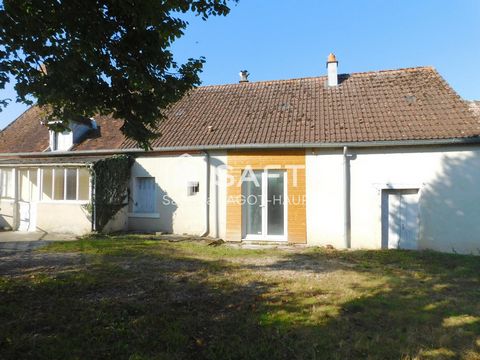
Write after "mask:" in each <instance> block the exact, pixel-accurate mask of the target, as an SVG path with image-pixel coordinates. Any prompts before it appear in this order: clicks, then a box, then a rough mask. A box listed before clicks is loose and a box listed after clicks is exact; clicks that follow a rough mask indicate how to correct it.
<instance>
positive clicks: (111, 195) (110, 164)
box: [91, 155, 135, 231]
mask: <svg viewBox="0 0 480 360" xmlns="http://www.w3.org/2000/svg"><path fill="white" fill-rule="evenodd" d="M134 161H135V160H134V158H133V157H131V156H129V155H114V156H112V157H108V158H105V159H101V160H98V161H96V162H94V163H93V164H92V166H91V172H92V181H93V192H92V204H93V206H92V209H91V210H92V218H93V221H94V223H95V230H96V231H102V230H103V228H104V227H105V225H107V223H108V221H109V220H110V219H112V218H113V217H114V216H115V214H116V213H117V212H118V211H119V210H121V209H122V208H123V207H125V206H127V204H128V184H129V180H130V169H131V167H132V165H133V163H134Z"/></svg>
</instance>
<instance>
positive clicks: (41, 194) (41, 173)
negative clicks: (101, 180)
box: [39, 166, 92, 205]
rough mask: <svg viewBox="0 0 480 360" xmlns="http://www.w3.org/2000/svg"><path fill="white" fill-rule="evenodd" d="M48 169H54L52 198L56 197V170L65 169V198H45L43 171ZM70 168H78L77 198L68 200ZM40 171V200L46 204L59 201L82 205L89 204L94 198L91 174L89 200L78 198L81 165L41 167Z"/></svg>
mask: <svg viewBox="0 0 480 360" xmlns="http://www.w3.org/2000/svg"><path fill="white" fill-rule="evenodd" d="M46 169H51V170H52V198H54V197H55V172H56V171H63V199H60V200H58V199H50V200H46V199H44V198H43V171H44V170H46ZM68 169H75V170H76V172H77V173H76V186H77V188H76V194H75V195H76V196H75V198H76V199H77V200H67V170H68ZM39 171H40V179H41V180H40V200H39V202H41V203H44V204H58V203H62V204H80V205H85V204H88V203H90V201H91V198H92V192H91V184H92V181H91V176H89V179H88V188H89V191H88V200H78V195H79V184H80V182H79V179H80V177H79V175H80V168H79V167H72V166H66V167H51V168H50V167H48V168H47V167H45V168H41V169H39Z"/></svg>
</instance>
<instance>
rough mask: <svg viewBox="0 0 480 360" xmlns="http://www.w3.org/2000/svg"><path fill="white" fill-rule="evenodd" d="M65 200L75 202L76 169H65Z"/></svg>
mask: <svg viewBox="0 0 480 360" xmlns="http://www.w3.org/2000/svg"><path fill="white" fill-rule="evenodd" d="M66 200H77V169H67V196H66Z"/></svg>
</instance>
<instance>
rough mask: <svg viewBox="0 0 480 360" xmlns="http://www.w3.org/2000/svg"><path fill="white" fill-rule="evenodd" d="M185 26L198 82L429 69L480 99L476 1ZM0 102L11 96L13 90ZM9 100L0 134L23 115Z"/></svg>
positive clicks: (365, 6) (245, 9) (332, 4)
mask: <svg viewBox="0 0 480 360" xmlns="http://www.w3.org/2000/svg"><path fill="white" fill-rule="evenodd" d="M188 20H189V22H190V26H189V27H188V29H187V31H186V33H185V36H184V37H182V38H181V39H179V40H177V42H176V43H175V44H174V46H173V52H174V54H175V58H176V60H177V61H179V62H181V61H185V60H186V59H188V58H190V57H194V58H198V57H200V56H204V57H205V58H206V60H207V62H206V64H205V67H204V72H203V73H202V75H201V79H202V81H203V85H213V84H226V83H234V82H237V81H238V79H239V77H238V73H239V71H240V70H244V69H246V70H248V72H249V73H250V74H251V75H250V81H260V80H276V79H289V78H298V77H309V76H322V75H325V74H326V68H325V63H326V59H327V56H328V54H329V53H330V52H333V53H334V54H335V55H336V56H337V60H338V61H339V72H341V73H351V72H363V71H375V70H385V69H396V68H405V67H412V66H426V65H429V66H434V67H435V68H436V69H437V70H438V71H439V72H440V74H441V75H442V76H443V77H444V78H445V79H446V80H447V82H449V83H450V85H451V86H452V87H453V88H454V89H455V90H456V91H457V92H458V93H459V95H460V96H462V97H463V98H465V99H468V100H473V99H480V0H455V1H452V0H390V1H385V0H240V1H239V2H238V4H237V5H233V6H232V11H231V13H230V14H229V15H228V16H227V17H217V18H210V19H208V20H207V21H203V20H201V19H200V18H198V17H193V16H191V17H188ZM0 98H13V99H14V98H15V92H14V90H13V88H12V86H11V85H10V86H8V87H7V89H5V90H0ZM25 109H26V106H25V105H23V104H18V103H15V102H13V103H11V104H10V105H9V106H8V107H7V108H6V109H4V111H2V112H0V129H1V128H3V127H5V126H6V125H7V124H8V123H10V122H11V121H13V120H15V118H16V117H17V116H18V115H20V114H21V113H22V112H23V111H25Z"/></svg>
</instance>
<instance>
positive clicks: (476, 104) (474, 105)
mask: <svg viewBox="0 0 480 360" xmlns="http://www.w3.org/2000/svg"><path fill="white" fill-rule="evenodd" d="M467 104H468V107H469V108H470V110H471V111H472V112H473V114H474V115H475V116H477V117H480V101H479V100H475V101H467Z"/></svg>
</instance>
